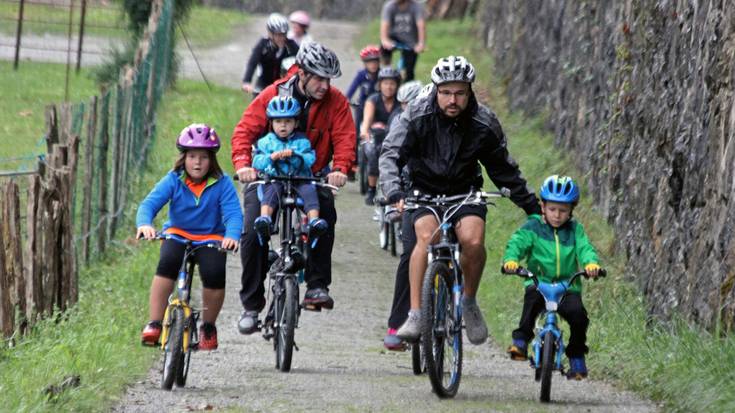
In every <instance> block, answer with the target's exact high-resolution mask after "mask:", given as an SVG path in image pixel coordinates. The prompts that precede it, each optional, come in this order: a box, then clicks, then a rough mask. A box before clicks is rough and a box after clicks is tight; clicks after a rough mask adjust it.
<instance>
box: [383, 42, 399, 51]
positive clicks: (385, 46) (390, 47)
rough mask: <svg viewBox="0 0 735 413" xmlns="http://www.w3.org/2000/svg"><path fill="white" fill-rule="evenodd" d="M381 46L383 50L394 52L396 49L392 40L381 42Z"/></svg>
mask: <svg viewBox="0 0 735 413" xmlns="http://www.w3.org/2000/svg"><path fill="white" fill-rule="evenodd" d="M380 44H381V45H382V46H383V49H385V50H393V48H394V47H396V44H395V43H393V42H392V41H390V40H381V41H380Z"/></svg>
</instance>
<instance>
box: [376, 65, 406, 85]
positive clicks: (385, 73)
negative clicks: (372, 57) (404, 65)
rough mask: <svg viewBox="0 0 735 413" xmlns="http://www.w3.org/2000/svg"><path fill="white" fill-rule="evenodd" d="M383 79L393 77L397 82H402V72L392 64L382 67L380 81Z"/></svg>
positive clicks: (379, 74) (379, 75)
mask: <svg viewBox="0 0 735 413" xmlns="http://www.w3.org/2000/svg"><path fill="white" fill-rule="evenodd" d="M383 79H393V80H395V81H396V82H399V83H400V81H401V72H399V71H398V69H395V68H393V67H392V66H386V67H381V68H380V70H379V71H378V81H381V80H383Z"/></svg>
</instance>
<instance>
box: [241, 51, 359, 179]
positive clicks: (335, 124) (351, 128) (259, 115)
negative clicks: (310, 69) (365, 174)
mask: <svg viewBox="0 0 735 413" xmlns="http://www.w3.org/2000/svg"><path fill="white" fill-rule="evenodd" d="M297 70H298V66H297V65H294V66H292V67H291V69H290V70H289V72H288V73H287V74H286V76H285V77H284V78H283V79H280V80H277V81H276V82H275V83H273V84H272V85H270V86H268V87H267V88H265V89H263V91H262V92H261V93H260V94H259V95H258V96H257V97H256V98H255V100H253V101H252V102H251V103H250V105H249V106H248V107H247V108H246V109H245V112H243V114H242V118H241V119H240V122H238V124H237V126H235V131H234V132H233V133H232V163H233V165H235V170H238V169H240V168H243V167H246V166H251V165H252V161H253V146H254V145H255V144H256V143H257V141H258V139H259V138H260V137H262V136H263V135H265V134H266V133H267V132H268V130H267V128H268V119H267V118H266V115H265V111H266V107H267V106H268V102H270V100H271V98H273V97H274V96H276V95H278V94H279V93H280V94H281V95H290V93H291V89H290V88H291V87H296V85H295V84H294V83H295V82H294V80H295V79H294V74H295V73H296V71H297ZM307 129H308V130H307V131H304V132H305V134H306V136H307V137H308V138H309V142H311V146H312V148H314V151H315V152H316V162H314V165H312V167H311V170H312V172H315V173H316V172H319V171H321V170H323V169H324V168H325V167H326V166H328V165H329V161H330V160H331V161H333V162H332V169H333V170H334V169H339V170H341V171H342V172H343V173H347V171H348V170H350V168H351V167H352V164H353V163H354V162H355V142H356V139H357V137H356V134H355V122H354V120H353V119H352V112H351V111H350V105H349V103H348V101H347V98H345V97H344V95H343V94H342V92H340V91H339V90H337V89H336V88H335V87H334V86H331V85H330V87H329V91H328V92H327V94H326V95H325V96H324V98H323V99H321V100H313V101H311V103H310V104H309V119H308V121H307Z"/></svg>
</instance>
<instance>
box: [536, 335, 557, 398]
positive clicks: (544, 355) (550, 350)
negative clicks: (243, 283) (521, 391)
mask: <svg viewBox="0 0 735 413" xmlns="http://www.w3.org/2000/svg"><path fill="white" fill-rule="evenodd" d="M543 343H544V347H543V348H542V349H541V396H540V397H539V398H540V399H541V401H542V402H544V403H546V402H548V401H549V400H550V398H551V373H552V372H553V371H554V353H555V351H554V334H552V333H551V331H547V332H546V334H544V341H543Z"/></svg>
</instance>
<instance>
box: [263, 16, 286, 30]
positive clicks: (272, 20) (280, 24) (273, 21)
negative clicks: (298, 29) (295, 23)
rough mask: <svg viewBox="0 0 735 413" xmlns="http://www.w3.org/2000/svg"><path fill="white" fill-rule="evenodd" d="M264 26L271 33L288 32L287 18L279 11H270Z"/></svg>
mask: <svg viewBox="0 0 735 413" xmlns="http://www.w3.org/2000/svg"><path fill="white" fill-rule="evenodd" d="M265 27H266V28H267V29H268V31H269V32H271V33H283V34H286V33H288V20H287V19H286V16H284V15H282V14H280V13H271V14H270V15H269V16H268V21H266V23H265Z"/></svg>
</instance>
